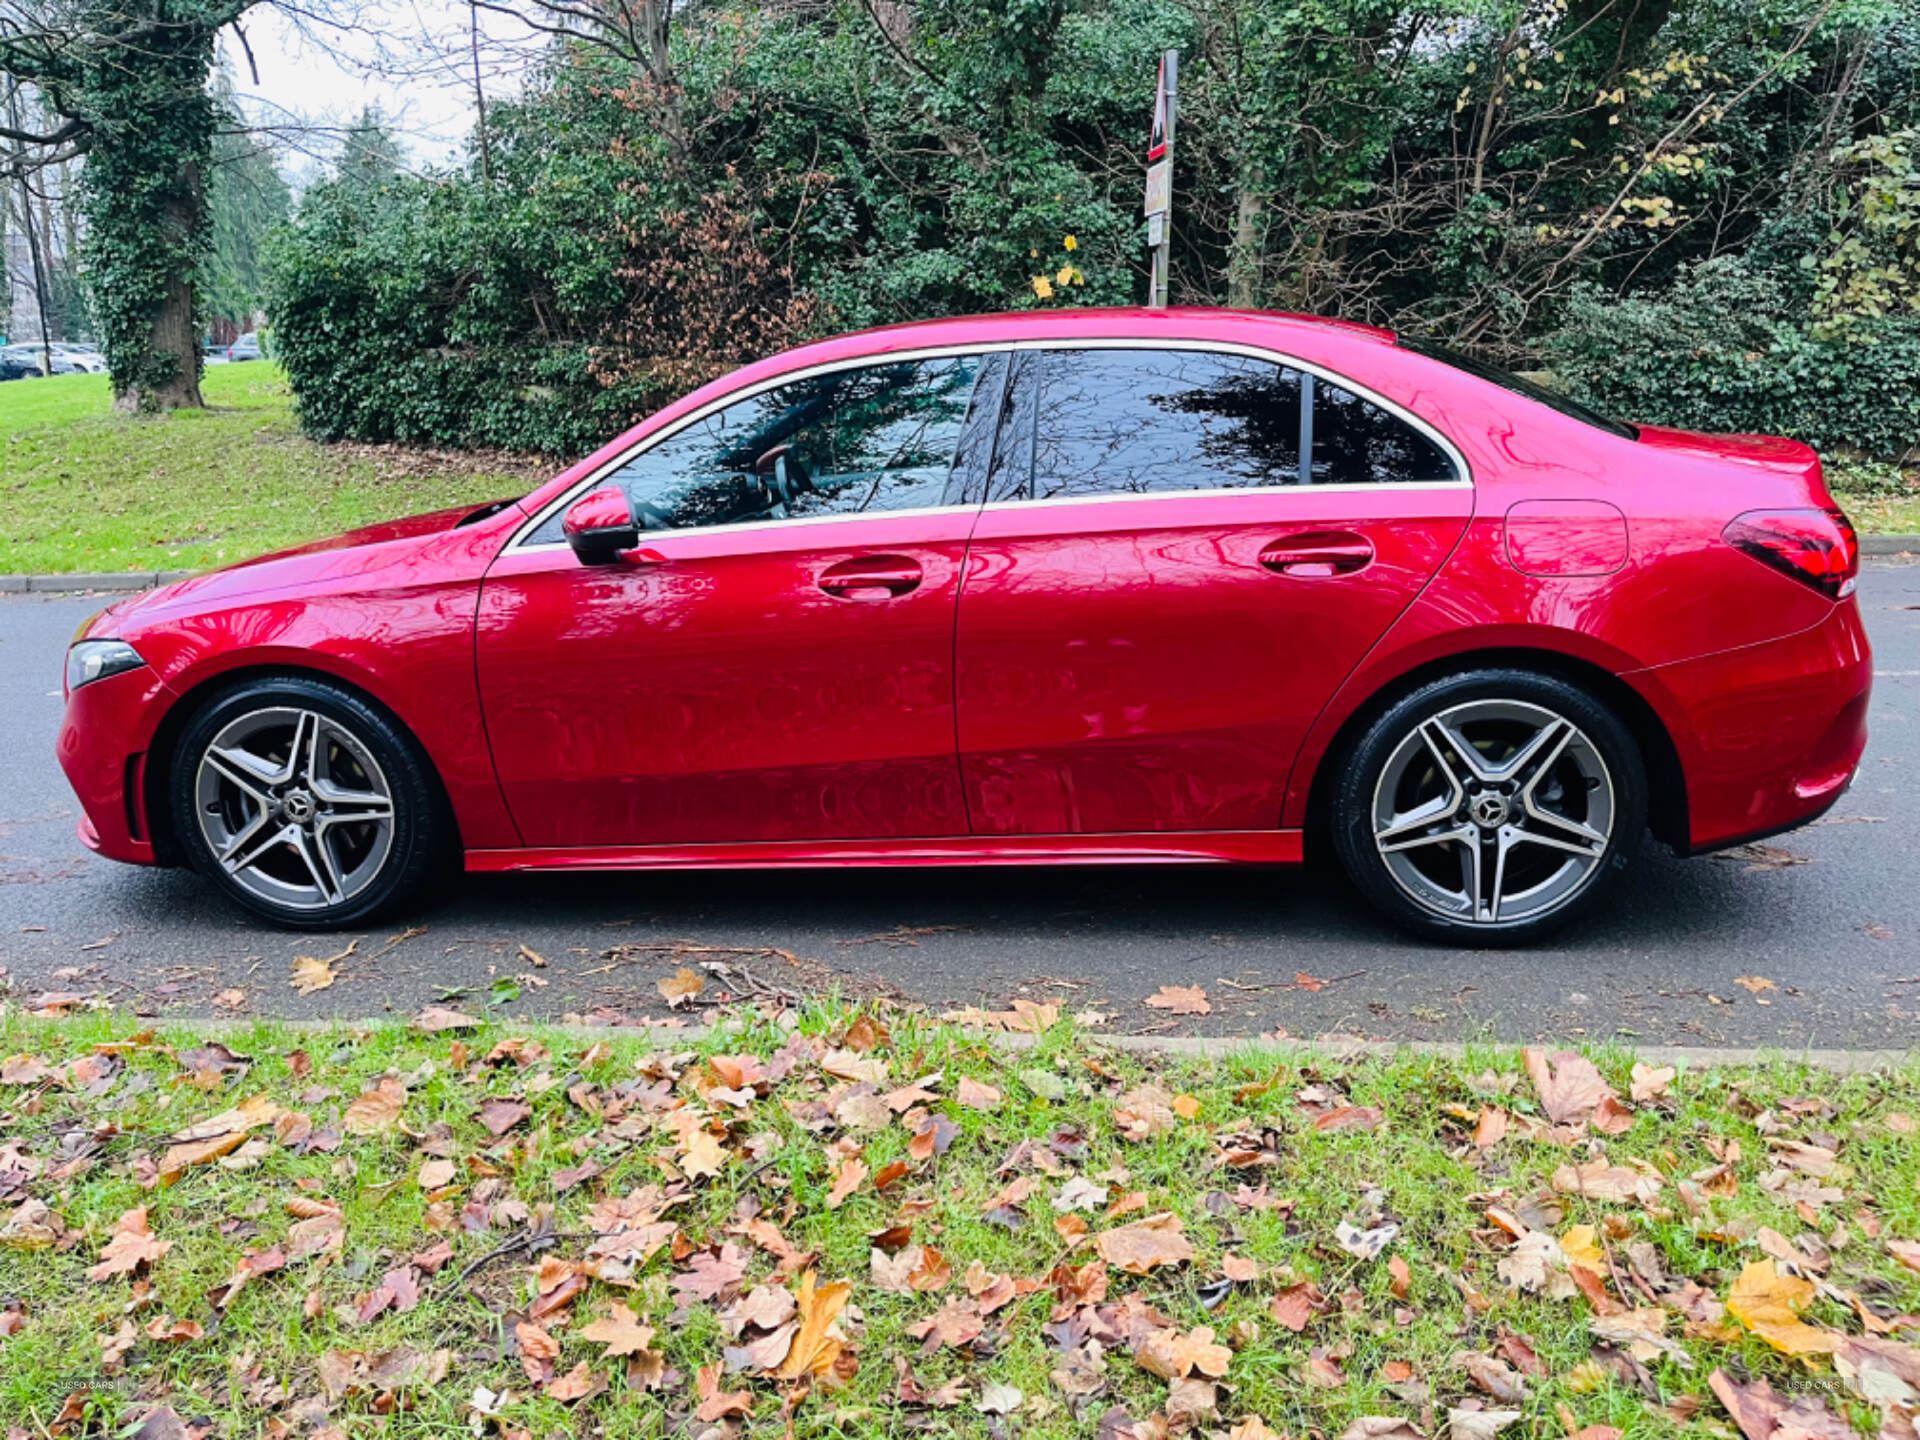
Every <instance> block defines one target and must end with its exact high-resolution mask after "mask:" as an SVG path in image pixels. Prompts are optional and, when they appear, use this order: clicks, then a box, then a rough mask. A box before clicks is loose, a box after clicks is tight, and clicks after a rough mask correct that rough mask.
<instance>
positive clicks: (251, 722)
mask: <svg viewBox="0 0 1920 1440" xmlns="http://www.w3.org/2000/svg"><path fill="white" fill-rule="evenodd" d="M168 779H169V787H168V788H169V795H170V797H171V805H172V811H173V825H174V833H175V834H176V835H177V836H178V837H179V839H180V842H181V844H182V845H183V846H185V848H186V851H187V854H188V856H189V858H190V859H191V860H192V862H193V866H194V868H195V869H196V870H198V871H200V872H201V873H202V874H204V875H206V876H208V877H209V878H211V879H212V880H213V882H214V884H216V885H218V886H219V887H220V889H221V890H223V891H224V892H225V893H226V894H227V896H228V897H229V898H230V899H232V900H233V901H234V902H235V903H236V904H238V905H240V906H242V907H243V908H245V909H247V910H251V911H252V912H253V913H255V914H256V915H263V916H265V917H266V918H267V919H269V920H272V921H274V922H276V923H277V924H281V925H285V926H289V927H292V928H295V929H302V930H328V929H337V928H340V927H344V926H349V925H359V924H363V923H365V922H367V921H369V920H371V919H372V918H373V917H375V916H376V915H379V914H380V913H382V912H383V911H386V910H388V909H391V908H392V907H394V906H396V905H398V904H400V903H402V902H403V901H405V900H407V899H409V898H411V897H412V896H414V895H416V894H417V893H418V892H419V890H420V889H421V887H422V886H423V885H424V884H425V882H426V881H427V879H428V878H429V876H430V875H431V874H432V872H433V870H434V862H435V859H436V857H437V855H438V854H439V850H440V844H441V838H442V835H443V834H444V832H445V826H444V824H443V822H442V820H441V818H440V817H441V810H440V806H439V804H438V803H437V802H438V792H437V789H436V787H435V784H434V780H433V777H432V775H431V773H430V772H429V769H428V762H427V759H426V757H425V755H424V754H422V752H421V750H420V747H419V745H418V744H417V743H416V742H415V741H414V740H413V738H412V737H411V736H410V735H408V734H407V733H406V732H405V731H404V730H403V729H402V728H401V727H400V726H399V725H397V724H396V723H395V722H394V721H393V720H392V719H391V718H390V717H388V716H387V715H386V714H385V713H384V712H382V711H380V710H379V709H377V708H375V707H374V706H372V705H370V704H368V703H367V702H366V701H365V700H363V699H362V698H361V697H360V696H358V695H356V694H354V693H353V692H352V691H350V690H346V689H344V688H342V687H340V686H337V685H333V684H330V683H328V682H326V681H324V680H319V679H313V678H308V677H305V676H287V677H284V678H277V679H263V680H254V681H249V682H247V683H245V684H242V685H239V686H237V687H235V688H234V689H232V690H228V691H226V692H224V693H223V694H221V695H219V696H218V697H217V698H215V699H214V700H213V701H212V702H211V703H210V704H208V705H207V706H206V707H205V708H203V709H202V710H201V711H200V712H199V713H198V714H196V715H195V716H194V717H193V719H192V720H190V721H189V722H188V724H187V728H186V730H185V732H184V733H183V734H182V735H181V736H180V743H179V744H178V745H177V746H176V747H175V749H174V753H173V762H172V766H171V769H170V772H169V777H168Z"/></svg>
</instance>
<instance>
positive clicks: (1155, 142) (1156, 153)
mask: <svg viewBox="0 0 1920 1440" xmlns="http://www.w3.org/2000/svg"><path fill="white" fill-rule="evenodd" d="M1166 153H1167V60H1166V57H1165V56H1164V55H1163V56H1161V57H1160V78H1159V79H1157V80H1155V81H1154V82H1153V134H1152V135H1151V136H1150V137H1149V138H1148V140H1147V159H1148V160H1158V159H1159V158H1160V157H1161V156H1162V155H1165V154H1166Z"/></svg>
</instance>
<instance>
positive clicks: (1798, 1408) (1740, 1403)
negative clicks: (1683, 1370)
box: [1707, 1370, 1855, 1440]
mask: <svg viewBox="0 0 1920 1440" xmlns="http://www.w3.org/2000/svg"><path fill="white" fill-rule="evenodd" d="M1707 1385H1708V1386H1709V1387H1710V1388H1711V1389H1712V1391H1713V1393H1714V1394H1715V1395H1716V1396H1718V1397H1719V1400H1720V1403H1721V1404H1722V1405H1724V1406H1726V1407H1727V1413H1728V1414H1729V1415H1731V1416H1733V1420H1734V1423H1735V1424H1736V1425H1738V1426H1739V1427H1740V1430H1741V1433H1742V1434H1744V1435H1745V1436H1746V1437H1747V1440H1773V1437H1774V1436H1776V1435H1778V1436H1780V1437H1781V1440H1855V1437H1854V1432H1853V1427H1852V1426H1850V1425H1849V1424H1848V1423H1847V1422H1846V1420H1845V1419H1844V1418H1843V1417H1841V1416H1839V1415H1835V1414H1834V1413H1833V1411H1831V1410H1829V1409H1828V1408H1827V1402H1826V1401H1824V1400H1822V1399H1820V1398H1819V1397H1818V1396H1816V1395H1801V1396H1799V1397H1797V1398H1796V1399H1795V1400H1794V1402H1793V1403H1792V1404H1791V1405H1789V1404H1788V1403H1787V1402H1786V1398H1785V1397H1784V1396H1782V1395H1779V1394H1776V1393H1775V1391H1774V1388H1773V1387H1772V1386H1771V1385H1769V1384H1768V1383H1767V1382H1766V1381H1765V1380H1755V1381H1753V1382H1752V1383H1750V1384H1746V1385H1742V1384H1740V1383H1738V1382H1737V1381H1735V1380H1733V1379H1732V1378H1730V1377H1729V1376H1728V1375H1726V1374H1725V1372H1723V1371H1720V1370H1715V1371H1714V1372H1713V1373H1712V1374H1711V1375H1709V1376H1708V1377H1707Z"/></svg>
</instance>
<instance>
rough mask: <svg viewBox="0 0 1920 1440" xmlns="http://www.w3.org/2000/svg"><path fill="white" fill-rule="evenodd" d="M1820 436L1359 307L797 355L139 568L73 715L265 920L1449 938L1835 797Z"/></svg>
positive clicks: (1752, 833)
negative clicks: (1121, 867) (276, 547)
mask: <svg viewBox="0 0 1920 1440" xmlns="http://www.w3.org/2000/svg"><path fill="white" fill-rule="evenodd" d="M1857 565H1858V559H1857V546H1856V543H1855V539H1854V535H1853V531H1852V528H1851V527H1850V526H1849V525H1848V523H1847V520H1846V517H1845V516H1844V515H1842V514H1841V512H1840V511H1839V509H1837V508H1836V506H1835V505H1834V502H1833V499H1832V497H1831V496H1830V495H1829V494H1828V493H1827V490H1826V486H1825V484H1824V482H1823V480H1822V478H1821V471H1820V465H1819V462H1818V460H1817V459H1816V458H1815V456H1814V454H1813V452H1812V451H1810V450H1808V449H1807V448H1806V447H1805V446H1804V445H1799V444H1795V443H1792V442H1789V441H1786V440H1775V439H1767V438H1761V437H1756V436H1706V435H1695V434H1686V433H1682V432H1678V431H1674V430H1665V429H1656V428H1652V427H1642V428H1637V429H1636V428H1634V427H1632V426H1629V425H1624V424H1619V423H1616V422H1613V421H1610V420H1607V419H1603V418H1601V417H1600V416H1597V415H1594V414H1591V413H1589V412H1587V411H1586V410H1584V409H1582V408H1581V407H1579V406H1577V405H1575V404H1572V403H1571V402H1569V401H1568V400H1567V399H1566V398H1564V397H1562V396H1559V395H1556V394H1553V393H1550V392H1548V391H1546V390H1542V389H1539V388H1537V387H1535V386H1532V385H1530V384H1527V383H1525V382H1523V381H1520V380H1518V379H1515V378H1514V377H1511V376H1508V375H1506V374H1503V373H1501V372H1498V371H1495V370H1491V369H1488V368H1485V367H1483V366H1481V365H1478V364H1476V363H1474V362H1472V361H1469V360H1466V359H1462V358H1460V357H1458V356H1454V355H1450V354H1447V353H1445V352H1443V351H1440V350H1437V349H1432V348H1429V347H1427V346H1424V345H1421V344H1417V343H1414V342H1411V341H1408V340H1405V339H1399V338H1396V337H1395V336H1394V335H1393V334H1391V333H1389V332H1386V331H1382V330H1376V329H1369V328H1365V327H1362V326H1358V325H1351V324H1344V323H1337V322H1333V321H1327V320H1316V319H1309V318H1302V317H1296V316H1286V315H1274V314H1256V313H1244V312H1233V311H1218V310H1166V311H1142V310H1103V311H1092V312H1081V313H1059V312H1055V313H1035V314H1024V315H1000V316H987V317H979V318H970V319H956V320H941V321H934V322H929V323H925V324H915V325H905V326H899V327H895V328H891V329H885V330H877V331H873V332H869V333H866V334H859V335H850V336H843V337H840V338H837V339H832V340H826V341H822V342H820V343H817V344H812V345H807V346H804V347H802V348H800V349H797V350H794V351H792V352H790V353H787V354H784V355H779V356H776V357H774V358H771V359H767V360H762V361H759V362H757V363H755V364H752V365H749V366H747V367H746V368H745V369H743V370H740V371H739V372H737V373H735V374H733V375H730V376H728V377H727V378H725V379H723V380H719V381H716V382H715V383H713V384H711V385H708V386H707V387H706V388H704V389H702V390H700V391H698V392H696V393H695V394H692V395H689V396H687V397H686V398H685V399H683V400H681V401H679V402H678V403H677V404H674V405H671V406H669V407H668V408H666V409H664V410H662V411H660V412H659V413H658V414H656V415H654V416H653V417H652V418H651V419H649V420H647V421H646V422H645V423H644V424H641V425H639V426H638V427H636V428H635V429H633V430H632V431H630V432H628V433H627V434H625V435H623V436H621V437H620V438H619V439H618V440H615V441H614V442H613V443H612V444H610V445H608V446H606V447H605V448H604V449H602V450H601V451H599V452H598V453H597V454H595V455H592V456H590V457H588V458H587V459H585V460H583V461H581V462H580V463H579V464H577V465H575V466H574V467H573V468H571V469H569V470H567V471H566V472H565V473H564V474H562V475H560V476H558V477H557V478H556V479H554V480H552V481H551V482H550V483H548V484H545V485H543V486H541V487H540V488H539V489H537V490H535V491H534V492H533V493H532V494H531V495H528V496H526V497H525V498H523V499H520V500H507V501H502V502H499V503H496V504H492V505H487V506H484V507H482V508H479V509H467V510H461V511H449V512H446V513H443V514H435V515H425V516H421V517H419V518H416V519H411V520H403V521H399V522H396V523H393V524H390V525H384V526H377V527H375V528H372V529H369V530H363V531H359V532H356V533H354V534H350V535H343V536H340V537H338V538H336V539H332V540H326V541H322V542H320V543H318V544H313V545H307V546H303V547H301V548H299V549H296V550H290V551H287V552H284V553H282V554H278V555H271V556H266V557H263V558H261V559H258V560H254V561H250V562H248V563H246V564H242V565H236V566H234V567H232V568H230V569H226V570H221V571H218V572H215V573H212V574H208V575H202V576H198V577H196V578H193V579H189V580H185V581H182V582H180V583H178V584H174V585H169V586H166V587H164V588H162V589H159V590H156V591H153V592H151V593H149V594H147V595H144V596H142V597H140V598H138V599H134V600H129V601H127V602H125V603H123V604H119V605H116V606H114V607H113V608H111V609H109V610H107V611H106V612H105V613H103V614H101V615H98V616H96V617H95V618H94V619H92V620H90V621H89V622H87V624H86V625H85V626H83V627H82V628H81V630H80V633H79V634H78V635H77V636H76V637H75V640H74V644H73V648H72V650H71V652H70V654H69V656H68V661H67V677H66V684H67V694H68V702H67V712H66V722H65V726H64V728H63V729H62V731H61V735H60V741H59V753H60V760H61V763H62V764H63V765H64V767H65V769H66V773H67V775H68V777H69V778H70V779H71V781H72V783H73V786H74V788H75V790H76V791H78V793H79V796H80V800H81V802H82V804H83V806H84V807H85V811H86V818H85V819H84V821H83V822H82V825H81V833H82V835H83V837H84V838H85V840H86V843H87V844H88V845H90V846H92V847H93V848H94V849H96V850H98V851H99V852H100V853H101V854H103V855H107V856H110V857H112V858H114V859H117V860H126V861H132V862H135V863H139V864H185V865H191V866H193V867H194V868H195V869H197V870H200V871H201V872H203V873H204V874H205V875H206V876H207V877H208V879H209V880H210V881H211V882H212V883H213V884H215V885H216V886H218V887H219V888H220V889H222V890H224V891H225V892H226V893H227V894H228V895H229V896H231V897H232V899H233V900H235V901H237V902H238V903H239V904H240V905H242V906H244V907H246V908H248V909H250V910H253V911H255V912H257V913H259V914H261V915H264V916H266V917H269V918H270V919H272V920H275V921H278V922H280V923H283V924H286V925H290V926H307V927H322V926H344V925H355V924H360V923H363V922H365V921H366V920H368V918H369V917H371V916H372V915H374V914H375V912H377V911H382V910H386V909H389V908H391V907H394V906H397V905H400V904H402V903H404V902H405V901H406V899H407V898H408V897H409V896H411V895H413V894H415V892H416V891H417V889H418V888H419V886H420V885H421V883H422V882H423V881H424V880H426V879H427V878H428V876H429V875H430V874H431V873H432V872H434V870H435V869H436V867H437V866H438V865H439V864H440V863H441V862H443V861H446V860H449V859H456V858H457V861H458V863H460V864H463V865H464V867H465V868H466V869H467V870H469V871H504V870H524V869H542V868H545V869H555V868H576V869H577V868H595V869H626V868H658V867H674V866H735V867H744V866H776V865H802V866H822V865H834V866H844V865H902V864H907V865H926V864H978V863H985V862H993V863H1014V864H1095V863H1099V864H1107V863H1132V862H1142V861H1215V862H1220V861H1224V862H1253V863H1268V864H1272V863H1278V864H1288V863H1294V862H1299V861H1301V860H1303V859H1304V858H1307V857H1308V855H1309V854H1310V853H1314V854H1318V853H1330V854H1331V855H1334V856H1337V857H1338V858H1339V861H1340V863H1341V864H1342V865H1343V866H1344V868H1345V870H1346V871H1347V873H1348V874H1349V875H1350V876H1351V877H1352V879H1353V882H1354V884H1355V885H1356V886H1357V887H1358V888H1359V889H1360V890H1361V891H1362V892H1363V893H1364V894H1365V895H1366V896H1368V897H1369V898H1370V899H1372V900H1373V901H1374V902H1375V903H1377V904H1378V905H1379V906H1380V907H1381V908H1382V909H1384V910H1385V911H1386V912H1387V913H1388V914H1390V915H1391V916H1393V917H1395V918H1396V919H1398V920H1400V921H1401V922H1403V923H1405V924H1407V925H1409V926H1411V927H1413V928H1414V929H1416V930H1418V931H1422V932H1424V933H1426V934H1427V935H1430V936H1436V937H1442V938H1445V939H1448V940H1453V941H1460V942H1468V943H1472V942H1497V943H1511V942H1515V941H1519V940H1523V939H1526V938H1529V937H1532V936H1535V935H1538V934H1540V933H1542V932H1544V931H1546V930H1547V929H1549V928H1550V927H1552V926H1555V925H1559V924H1562V923H1564V922H1566V921H1567V920H1568V919H1569V918H1571V917H1572V916H1574V915H1575V914H1576V913H1578V912H1581V911H1583V910H1585V909H1586V908H1587V907H1589V906H1591V905H1592V904H1593V903H1594V902H1595V901H1596V900H1597V899H1598V898H1599V897H1600V895H1601V893H1602V891H1603V890H1604V889H1605V888H1606V887H1607V885H1608V883H1609V882H1610V881H1611V880H1612V879H1614V878H1615V877H1616V876H1617V875H1618V874H1619V873H1620V872H1621V871H1622V870H1624V869H1625V868H1626V867H1627V866H1628V865H1629V863H1630V862H1631V861H1632V859H1633V857H1634V855H1635V852H1636V850H1637V849H1638V848H1639V846H1640V844H1641V841H1642V837H1643V835H1644V834H1645V833H1646V832H1648V831H1649V830H1650V831H1651V832H1652V834H1653V835H1654V836H1655V837H1656V838H1657V839H1659V840H1661V841H1663V842H1665V843H1666V844H1668V845H1670V846H1672V847H1673V848H1674V849H1675V850H1677V851H1679V852H1681V853H1683V854H1697V853H1700V852H1702V851H1708V850H1713V849H1716V848H1719V847H1724V846H1728V845H1732V844H1735V843H1737V842H1740V841H1744V840H1748V839H1752V838H1753V837H1756V836H1761V835H1766V834H1770V833H1772V832H1774V831H1778V830H1782V829H1785V828H1788V827H1790V826H1794V825H1800V824H1804V823H1805V822H1806V821H1808V820H1810V819H1812V818H1813V817H1815V816H1817V815H1818V814H1820V813H1821V812H1822V811H1823V810H1825V809H1826V808H1827V807H1828V806H1829V805H1831V804H1832V803H1833V801H1834V800H1835V799H1836V798H1837V797H1838V796H1839V795H1840V793H1841V792H1842V791H1843V790H1844V789H1845V788H1846V786H1847V784H1848V782H1849V781H1850V779H1851V778H1852V776H1853V773H1854V769H1855V767H1856V765H1857V764H1858V762H1859V760H1860V755H1861V751H1862V749H1863V747H1864V745H1865V743H1866V731H1865V725H1866V713H1867V695H1868V688H1869V685H1870V675H1871V663H1870V659H1869V655H1868V649H1867V640H1866V636H1865V634H1864V632H1863V630H1862V627H1861V621H1860V616H1859V613H1858V609H1857V606H1856V602H1855V601H1854V599H1853V590H1854V585H1855V577H1856V571H1857Z"/></svg>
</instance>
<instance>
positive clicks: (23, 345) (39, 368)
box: [0, 340, 81, 375]
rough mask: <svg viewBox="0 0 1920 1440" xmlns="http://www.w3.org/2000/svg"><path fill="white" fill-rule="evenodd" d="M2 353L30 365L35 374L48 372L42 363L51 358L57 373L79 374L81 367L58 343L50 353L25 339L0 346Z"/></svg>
mask: <svg viewBox="0 0 1920 1440" xmlns="http://www.w3.org/2000/svg"><path fill="white" fill-rule="evenodd" d="M0 355H4V356H6V357H7V358H8V359H11V360H18V361H20V362H21V363H22V364H24V365H27V366H28V367H30V368H31V370H32V372H33V373H34V374H35V375H45V374H47V373H48V371H47V369H46V368H45V366H44V365H43V363H42V362H43V361H45V360H48V359H51V360H52V362H53V369H52V373H53V374H55V375H74V374H78V373H79V371H80V368H81V367H80V366H79V365H77V364H75V363H74V360H73V357H72V356H70V355H67V354H65V353H63V352H62V350H61V349H60V347H59V346H58V345H55V346H53V347H52V350H51V354H49V353H48V352H47V351H46V350H44V349H43V348H42V347H41V346H39V345H36V344H33V343H31V342H29V341H24V340H23V341H19V342H17V343H15V344H12V345H7V346H3V347H0Z"/></svg>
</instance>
